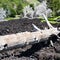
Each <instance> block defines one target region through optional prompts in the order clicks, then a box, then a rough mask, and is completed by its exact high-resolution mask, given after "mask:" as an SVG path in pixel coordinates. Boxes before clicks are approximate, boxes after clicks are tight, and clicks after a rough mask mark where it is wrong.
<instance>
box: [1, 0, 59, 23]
mask: <svg viewBox="0 0 60 60" xmlns="http://www.w3.org/2000/svg"><path fill="white" fill-rule="evenodd" d="M39 1H40V0H0V8H2V7H3V8H4V10H6V11H7V12H6V13H7V18H6V19H7V20H11V19H18V18H20V15H21V14H22V12H23V8H24V7H25V6H27V5H30V6H32V7H33V4H34V3H39ZM41 1H42V0H41ZM47 4H48V7H49V8H50V9H52V15H53V17H52V18H48V20H49V21H50V22H51V23H55V21H56V20H57V19H58V18H60V0H47ZM42 22H44V20H42Z"/></svg>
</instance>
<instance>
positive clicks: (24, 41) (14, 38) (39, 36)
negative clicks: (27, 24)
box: [0, 14, 60, 50]
mask: <svg viewBox="0 0 60 60" xmlns="http://www.w3.org/2000/svg"><path fill="white" fill-rule="evenodd" d="M43 16H44V18H45V20H46V22H47V24H48V26H49V28H50V29H45V30H40V29H39V28H38V27H37V26H35V25H34V24H32V25H33V27H34V28H35V29H37V31H36V32H28V31H26V32H21V33H16V34H10V35H5V36H0V50H3V49H4V47H6V46H7V47H12V46H15V45H19V44H20V45H28V44H34V43H36V42H41V41H46V40H48V38H49V37H50V36H51V35H52V34H54V35H56V36H57V37H58V34H59V33H60V31H59V30H58V29H57V28H54V27H53V26H52V25H51V24H50V23H49V21H48V19H47V18H46V17H45V15H44V14H43ZM58 38H59V37H58ZM51 45H53V42H52V40H51Z"/></svg>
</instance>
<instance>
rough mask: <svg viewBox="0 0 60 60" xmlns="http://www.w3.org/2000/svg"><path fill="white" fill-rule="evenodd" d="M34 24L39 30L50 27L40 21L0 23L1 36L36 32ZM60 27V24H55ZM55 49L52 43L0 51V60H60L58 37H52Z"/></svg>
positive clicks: (23, 20) (26, 20) (18, 20)
mask: <svg viewBox="0 0 60 60" xmlns="http://www.w3.org/2000/svg"><path fill="white" fill-rule="evenodd" d="M32 23H34V24H35V25H37V26H38V27H39V28H41V29H44V28H45V27H48V26H47V24H46V23H41V22H40V20H39V19H33V20H32V19H17V20H12V21H5V22H0V35H6V34H12V33H17V32H24V31H36V30H35V29H34V28H33V26H32ZM54 26H55V27H56V26H60V25H59V24H55V25H54ZM51 38H52V40H53V42H54V47H51V45H50V42H49V41H48V42H41V43H36V44H34V45H28V46H26V47H22V48H17V49H12V50H11V49H10V50H6V51H0V60H60V40H58V41H57V40H56V39H57V37H56V36H52V37H51Z"/></svg>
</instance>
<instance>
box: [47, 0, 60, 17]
mask: <svg viewBox="0 0 60 60" xmlns="http://www.w3.org/2000/svg"><path fill="white" fill-rule="evenodd" d="M47 4H48V7H49V8H50V9H52V11H53V13H52V14H53V16H60V0H47Z"/></svg>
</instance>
